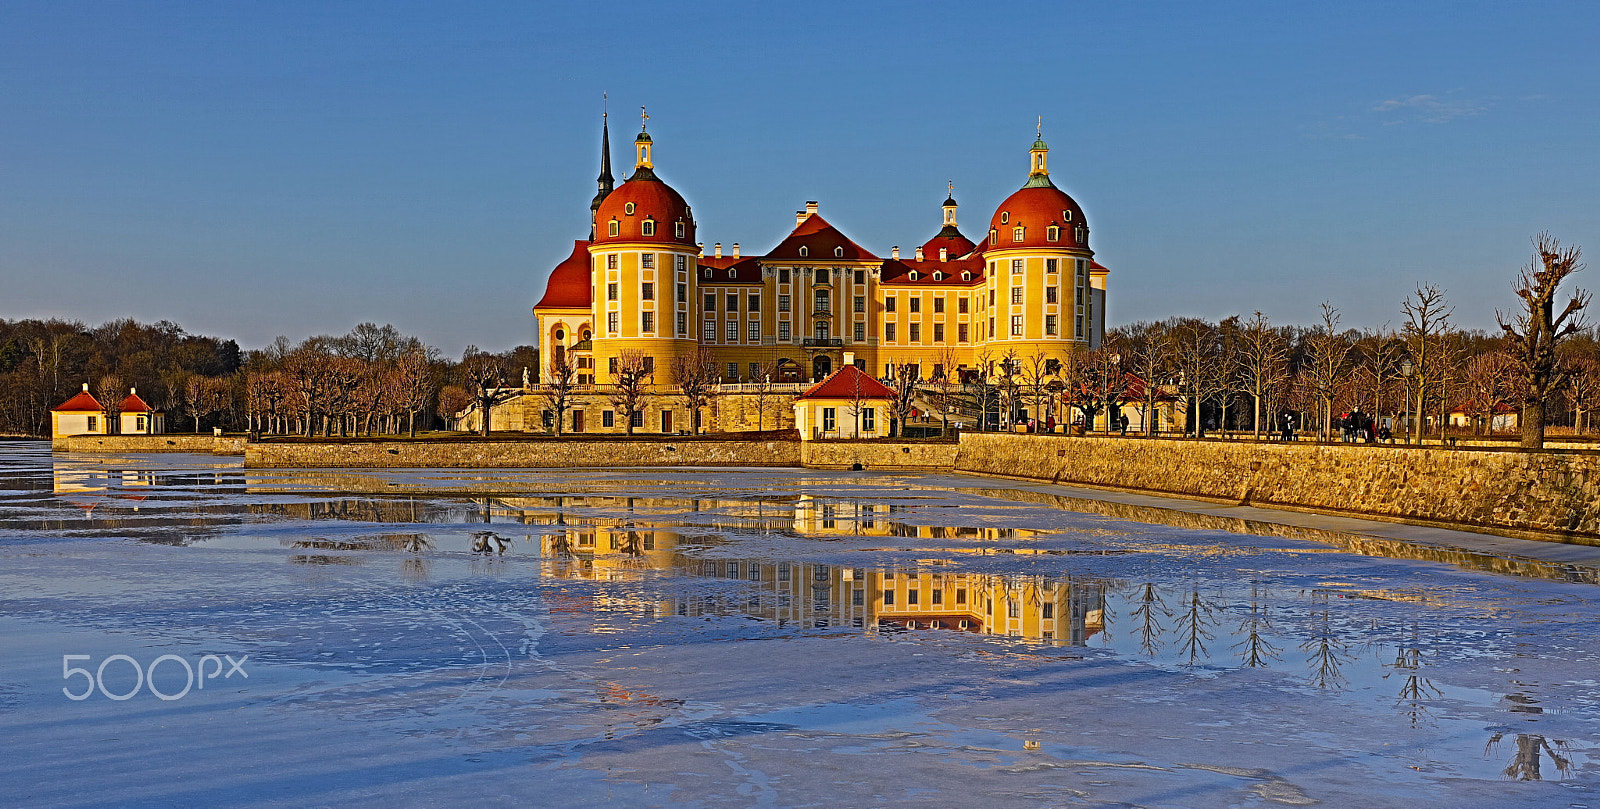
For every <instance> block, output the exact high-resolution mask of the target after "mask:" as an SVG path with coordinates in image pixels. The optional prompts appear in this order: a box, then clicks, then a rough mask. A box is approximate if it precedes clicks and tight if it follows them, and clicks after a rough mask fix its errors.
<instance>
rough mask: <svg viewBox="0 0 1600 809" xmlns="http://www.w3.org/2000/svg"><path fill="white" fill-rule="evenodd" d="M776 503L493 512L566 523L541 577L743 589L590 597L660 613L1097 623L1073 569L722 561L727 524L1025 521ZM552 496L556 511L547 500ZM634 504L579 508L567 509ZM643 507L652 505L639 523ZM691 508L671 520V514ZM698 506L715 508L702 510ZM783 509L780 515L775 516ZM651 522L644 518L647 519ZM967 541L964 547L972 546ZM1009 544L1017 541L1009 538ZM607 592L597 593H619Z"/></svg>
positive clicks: (883, 625)
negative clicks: (650, 574) (642, 598)
mask: <svg viewBox="0 0 1600 809" xmlns="http://www.w3.org/2000/svg"><path fill="white" fill-rule="evenodd" d="M784 500H785V502H770V503H761V502H752V501H736V502H728V501H719V502H714V503H713V502H710V501H679V500H666V499H656V498H611V497H561V498H521V499H519V498H505V499H500V500H497V501H496V503H497V504H498V505H499V506H500V507H501V508H503V509H504V510H503V511H502V510H501V509H495V516H507V517H512V518H513V519H515V520H516V521H518V522H521V523H523V524H527V525H546V526H566V525H568V524H569V523H572V524H571V526H570V527H566V528H561V529H558V530H555V531H547V532H544V533H543V534H542V536H541V537H540V538H539V542H540V548H539V550H540V555H541V556H542V558H543V559H544V560H545V561H544V565H545V569H544V571H543V572H544V574H545V575H548V576H553V577H561V578H582V579H591V580H600V581H619V580H627V579H630V578H634V577H637V576H639V575H641V574H642V573H643V572H645V571H648V570H654V571H663V572H670V573H673V574H676V575H681V576H687V577H694V578H698V579H702V580H720V581H723V582H727V583H730V584H733V583H737V584H738V585H739V586H736V587H728V588H710V589H708V588H694V589H695V592H693V593H686V594H683V595H678V596H669V597H665V598H664V599H663V600H660V601H657V602H654V603H650V604H643V605H641V604H615V605H607V604H598V603H597V604H596V605H595V606H597V607H602V608H603V607H607V606H613V607H622V608H627V607H631V608H634V609H639V608H643V609H644V610H645V611H646V612H647V613H650V614H656V615H662V614H666V615H674V614H675V615H683V616H701V615H735V614H742V615H748V616H751V617H755V618H760V619H763V620H769V621H773V622H776V623H777V624H778V625H779V626H785V625H797V626H806V627H817V628H822V627H856V628H867V627H876V628H879V629H923V630H927V629H933V630H948V631H955V632H972V633H979V634H988V635H1005V636H1010V637H1016V638H1027V639H1032V640H1040V641H1055V642H1059V643H1062V644H1066V645H1083V644H1084V643H1085V642H1086V641H1087V640H1088V639H1089V638H1090V637H1092V636H1093V635H1094V634H1095V633H1097V632H1100V631H1101V630H1102V629H1104V614H1105V594H1106V586H1107V584H1106V583H1105V582H1102V581H1099V580H1080V579H1076V578H1073V577H1066V576H1058V577H1046V576H1027V575H993V574H984V573H973V572H960V571H959V570H958V566H954V565H951V564H950V562H949V560H946V559H928V560H919V561H918V562H917V563H915V564H914V565H904V566H890V567H846V566H842V565H829V564H820V563H799V562H786V561H771V560H770V559H758V558H727V557H723V556H720V555H719V550H720V549H719V548H717V547H716V546H717V545H720V544H721V541H722V535H721V534H720V533H710V532H708V531H707V530H706V529H719V530H723V531H727V530H731V531H765V532H771V533H781V534H783V535H786V536H799V537H809V538H818V539H826V538H829V537H841V536H855V537H880V536H881V537H917V538H924V539H970V540H996V539H1015V538H1018V537H1021V536H1027V535H1031V534H1032V533H1034V532H1031V531H1024V530H1018V529H1008V528H978V527H951V526H932V525H911V524H907V523H905V522H900V521H896V520H893V519H890V516H891V515H892V514H894V513H895V512H896V511H898V510H899V508H900V507H899V506H894V505H888V504H865V503H854V502H848V501H839V500H821V499H813V498H810V497H807V496H804V495H800V496H797V497H793V498H784ZM550 507H555V509H556V510H555V511H547V510H545V509H547V508H550ZM589 509H594V510H595V511H596V512H600V513H605V512H611V513H616V512H617V511H618V510H622V511H624V512H628V513H630V516H628V517H614V518H607V517H600V516H589V515H584V516H582V517H581V518H579V519H577V520H574V519H573V518H574V516H575V515H574V514H572V513H571V510H578V511H588V510H589ZM639 511H647V512H650V516H649V518H648V519H647V520H643V519H640V518H639V515H638V512H639ZM685 512H689V513H695V514H697V517H698V518H696V519H692V520H679V522H681V523H685V524H683V525H679V526H671V527H669V526H670V524H671V523H672V522H673V515H674V514H677V515H683V514H685ZM707 512H712V513H710V514H708V513H707ZM785 512H787V513H785ZM645 523H648V524H645ZM978 549H979V548H978V547H974V548H973V550H978ZM1010 552H1013V553H1015V552H1017V551H1016V550H1015V549H1013V550H1011V551H1010ZM619 597H620V596H618V595H616V594H615V593H610V592H608V593H607V594H604V595H598V594H597V595H596V598H597V599H616V598H619Z"/></svg>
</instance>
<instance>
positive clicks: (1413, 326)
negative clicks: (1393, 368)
mask: <svg viewBox="0 0 1600 809" xmlns="http://www.w3.org/2000/svg"><path fill="white" fill-rule="evenodd" d="M1400 311H1401V312H1403V313H1405V316H1406V323H1405V326H1404V327H1403V328H1402V333H1403V334H1404V335H1405V341H1406V351H1407V353H1409V354H1410V359H1411V365H1412V374H1411V377H1410V378H1411V379H1415V380H1416V388H1417V410H1416V420H1415V422H1414V424H1413V426H1412V428H1411V429H1412V436H1413V437H1414V439H1415V440H1416V441H1417V442H1418V443H1421V442H1422V424H1423V418H1422V414H1423V412H1424V411H1423V402H1424V399H1426V396H1427V392H1428V387H1429V385H1431V384H1435V383H1437V384H1439V385H1440V386H1441V387H1442V386H1443V384H1444V382H1443V380H1444V379H1445V378H1446V377H1447V375H1448V374H1447V371H1448V365H1447V364H1445V363H1441V362H1440V361H1439V360H1440V359H1441V358H1440V357H1439V355H1440V354H1441V353H1442V352H1443V347H1442V346H1441V345H1440V341H1441V339H1442V338H1443V335H1444V334H1445V332H1446V331H1448V330H1449V328H1450V315H1451V314H1453V313H1454V312H1455V307H1453V306H1449V305H1447V304H1446V303H1445V300H1444V291H1443V290H1441V289H1439V288H1438V287H1436V286H1433V285H1431V284H1430V285H1426V286H1420V287H1417V291H1416V292H1414V293H1412V294H1411V296H1410V297H1408V298H1406V299H1405V300H1404V301H1402V302H1401V303H1400ZM1406 418H1408V419H1409V418H1411V414H1409V413H1407V414H1406ZM1440 429H1443V426H1442V425H1441V428H1440Z"/></svg>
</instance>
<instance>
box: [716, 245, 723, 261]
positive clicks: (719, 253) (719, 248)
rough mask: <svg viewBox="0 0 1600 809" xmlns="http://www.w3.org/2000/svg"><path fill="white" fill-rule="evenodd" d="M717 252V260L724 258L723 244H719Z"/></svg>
mask: <svg viewBox="0 0 1600 809" xmlns="http://www.w3.org/2000/svg"><path fill="white" fill-rule="evenodd" d="M716 251H717V253H716V256H717V258H722V242H717V246H716Z"/></svg>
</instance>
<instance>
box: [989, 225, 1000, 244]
mask: <svg viewBox="0 0 1600 809" xmlns="http://www.w3.org/2000/svg"><path fill="white" fill-rule="evenodd" d="M999 241H1000V231H998V230H995V229H994V228H989V243H990V244H997V243H999Z"/></svg>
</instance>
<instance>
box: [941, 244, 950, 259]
mask: <svg viewBox="0 0 1600 809" xmlns="http://www.w3.org/2000/svg"><path fill="white" fill-rule="evenodd" d="M939 260H940V261H949V260H950V248H948V247H941V248H939Z"/></svg>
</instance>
